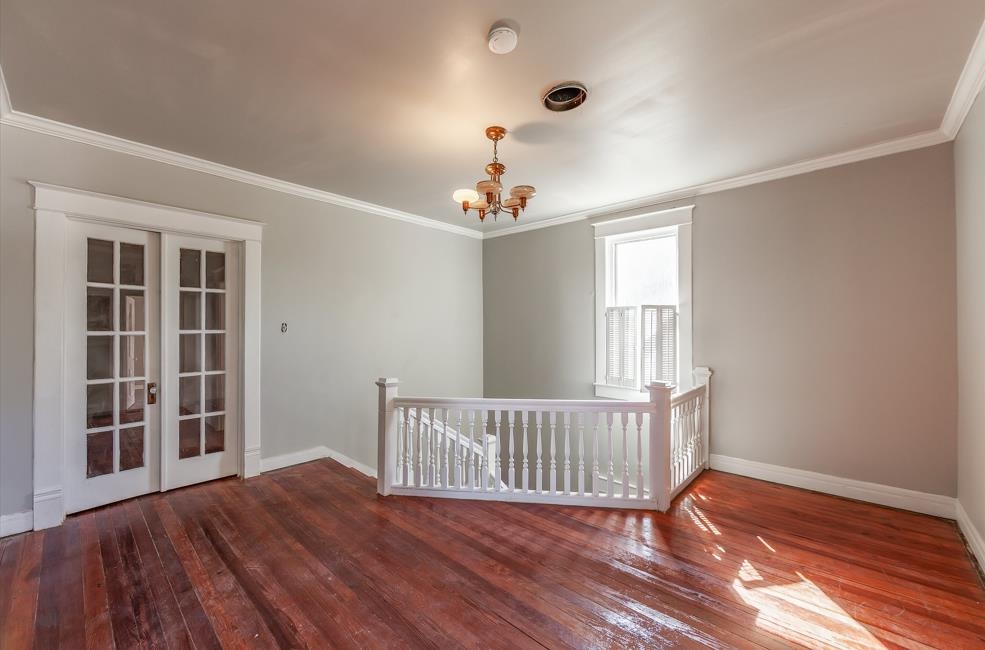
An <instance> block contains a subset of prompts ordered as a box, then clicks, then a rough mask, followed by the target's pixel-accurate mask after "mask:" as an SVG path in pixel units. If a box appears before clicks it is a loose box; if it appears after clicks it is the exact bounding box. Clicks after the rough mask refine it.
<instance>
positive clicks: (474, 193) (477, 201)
mask: <svg viewBox="0 0 985 650" xmlns="http://www.w3.org/2000/svg"><path fill="white" fill-rule="evenodd" d="M486 137H487V138H489V139H490V140H492V143H493V159H492V162H491V163H489V164H488V165H486V173H487V174H489V180H483V181H479V182H478V183H476V184H475V189H474V190H470V189H463V190H455V193H454V194H452V195H451V197H452V198H453V199H454V200H455V202H456V203H461V204H462V210H463V211H464V212H465V213H466V214H467V213H468V211H469V210H478V212H479V221H485V219H486V215H487V214H492V216H493V220H495V219H496V217H497V216H498V215H499V213H500V212H511V213H513V220H514V221H516V219H517V217H519V216H520V211H521V210H525V209H526V208H527V201H528V200H530V199H532V198H533V196H534V195H535V194H536V193H537V190H535V189H534V187H533V186H532V185H517V186H516V187H514V188H513V189H511V190H510V197H509V198H508V199H502V200H501V199H500V193H501V192H502V191H503V185H502V184H501V183H500V182H499V179H500V177H502V175H503V174H505V173H506V165H504V164H503V163H501V162H499V152H498V150H497V144H498V143H499V141H500V140H502V139H503V138H504V137H506V129H504V128H503V127H501V126H490V127H489V128H487V129H486Z"/></svg>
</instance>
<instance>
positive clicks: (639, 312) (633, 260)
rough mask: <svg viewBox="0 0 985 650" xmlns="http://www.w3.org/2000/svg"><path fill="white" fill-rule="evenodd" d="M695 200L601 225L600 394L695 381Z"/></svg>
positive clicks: (630, 395)
mask: <svg viewBox="0 0 985 650" xmlns="http://www.w3.org/2000/svg"><path fill="white" fill-rule="evenodd" d="M690 222H691V206H688V207H684V208H675V209H672V210H665V211H662V212H657V213H650V214H646V215H641V216H638V217H631V218H627V219H616V220H611V221H605V222H602V223H598V224H595V239H596V248H595V269H596V308H597V312H598V313H597V318H596V381H595V385H596V391H595V393H596V395H598V396H599V397H613V398H619V399H632V400H639V399H640V398H641V395H640V393H641V392H645V390H646V388H645V387H646V386H647V385H648V384H650V383H652V382H655V381H667V382H670V383H673V384H676V385H677V386H678V387H679V388H680V389H682V390H686V389H687V388H689V387H690V386H691V376H690V375H691V225H690Z"/></svg>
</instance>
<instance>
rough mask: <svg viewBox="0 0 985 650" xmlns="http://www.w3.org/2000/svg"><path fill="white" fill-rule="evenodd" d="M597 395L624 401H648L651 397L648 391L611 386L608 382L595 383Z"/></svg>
mask: <svg viewBox="0 0 985 650" xmlns="http://www.w3.org/2000/svg"><path fill="white" fill-rule="evenodd" d="M595 397H604V398H606V399H619V400H623V401H624V402H646V401H649V399H650V396H649V394H648V393H645V392H643V391H641V390H639V389H637V388H626V387H625V386H610V385H608V384H595Z"/></svg>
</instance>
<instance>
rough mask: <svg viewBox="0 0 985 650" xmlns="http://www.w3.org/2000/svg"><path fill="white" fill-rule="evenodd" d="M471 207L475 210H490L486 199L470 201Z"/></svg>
mask: <svg viewBox="0 0 985 650" xmlns="http://www.w3.org/2000/svg"><path fill="white" fill-rule="evenodd" d="M469 207H470V208H471V209H473V210H488V209H489V203H487V202H486V200H485V199H479V200H478V201H469Z"/></svg>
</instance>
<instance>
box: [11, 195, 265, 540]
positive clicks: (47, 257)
mask: <svg viewBox="0 0 985 650" xmlns="http://www.w3.org/2000/svg"><path fill="white" fill-rule="evenodd" d="M28 182H29V183H30V185H31V186H33V187H34V213H35V238H34V530H41V529H44V528H51V527H52V526H58V525H60V524H61V523H62V521H64V519H65V499H64V496H63V485H64V476H65V463H66V454H65V436H66V434H67V424H68V423H67V419H66V417H65V411H66V406H67V405H66V400H65V398H66V394H67V392H66V388H67V385H68V384H67V382H68V381H69V379H70V378H68V377H67V376H66V374H65V344H66V341H65V332H66V323H65V298H66V285H65V252H66V236H67V230H68V228H67V227H68V222H69V220H70V219H71V220H82V221H88V222H94V223H102V224H108V225H112V226H119V227H123V228H137V229H140V230H149V231H152V232H158V233H162V234H163V233H175V234H181V235H195V236H200V237H211V238H215V239H225V240H227V241H235V242H238V243H240V244H241V246H242V249H241V252H242V257H241V263H240V266H239V281H240V287H241V292H242V293H241V303H240V312H241V316H242V332H241V334H242V338H241V341H240V355H241V357H240V358H241V360H242V362H241V364H240V371H239V372H240V391H241V394H240V406H239V408H240V422H241V423H242V425H241V439H240V447H239V448H240V456H241V458H240V462H239V476H241V477H243V478H249V477H251V476H257V475H259V473H260V253H261V242H262V239H263V227H264V225H265V224H264V223H262V222H259V221H249V220H246V219H236V218H233V217H225V216H221V215H216V214H209V213H205V212H196V211H193V210H186V209H184V208H176V207H171V206H166V205H160V204H156V203H147V202H144V201H137V200H135V199H128V198H123V197H118V196H111V195H108V194H98V193H96V192H88V191H85V190H78V189H73V188H68V187H61V186H58V185H50V184H47V183H41V182H36V181H28Z"/></svg>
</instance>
